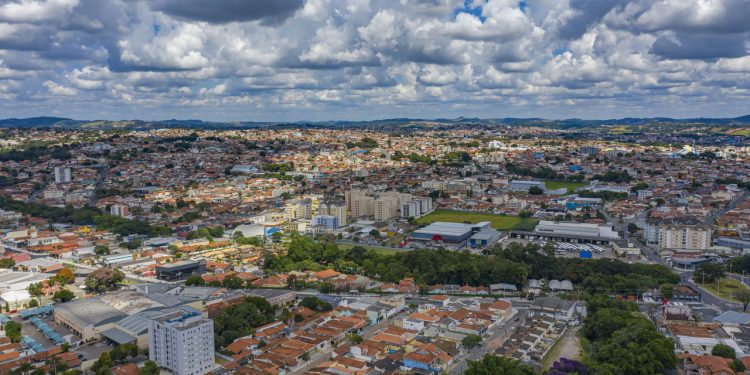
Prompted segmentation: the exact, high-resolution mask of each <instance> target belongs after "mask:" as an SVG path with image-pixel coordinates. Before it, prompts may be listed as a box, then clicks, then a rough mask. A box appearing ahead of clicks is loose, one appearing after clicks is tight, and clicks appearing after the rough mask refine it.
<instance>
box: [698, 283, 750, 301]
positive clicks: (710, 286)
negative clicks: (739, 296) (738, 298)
mask: <svg viewBox="0 0 750 375" xmlns="http://www.w3.org/2000/svg"><path fill="white" fill-rule="evenodd" d="M699 285H700V286H701V287H702V288H703V289H706V290H708V291H709V292H711V293H712V294H715V295H717V296H719V297H721V298H724V299H726V300H730V297H731V298H732V299H733V298H734V297H732V293H735V292H738V291H740V290H747V289H748V288H747V287H746V286H744V285H742V283H741V282H739V281H737V280H735V279H728V278H724V279H721V280H719V289H716V283H705V284H699Z"/></svg>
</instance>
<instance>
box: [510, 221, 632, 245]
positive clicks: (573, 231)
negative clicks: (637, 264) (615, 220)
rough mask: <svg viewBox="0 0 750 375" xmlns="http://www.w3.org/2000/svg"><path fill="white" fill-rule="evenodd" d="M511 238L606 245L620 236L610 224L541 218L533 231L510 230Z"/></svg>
mask: <svg viewBox="0 0 750 375" xmlns="http://www.w3.org/2000/svg"><path fill="white" fill-rule="evenodd" d="M511 238H539V239H544V240H548V241H559V242H581V243H595V244H605V245H608V244H610V243H611V242H613V241H615V240H617V239H619V238H620V236H619V235H618V234H617V232H615V231H614V230H613V229H612V227H611V226H599V225H597V224H586V223H561V222H555V221H547V220H542V221H540V222H539V224H537V226H536V228H534V231H533V232H524V231H512V232H511Z"/></svg>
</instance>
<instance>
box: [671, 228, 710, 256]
mask: <svg viewBox="0 0 750 375" xmlns="http://www.w3.org/2000/svg"><path fill="white" fill-rule="evenodd" d="M710 246H711V231H710V230H709V229H706V228H705V227H703V226H702V225H680V224H669V225H664V226H661V227H660V228H659V248H660V249H669V250H680V251H703V250H708V248H709V247H710Z"/></svg>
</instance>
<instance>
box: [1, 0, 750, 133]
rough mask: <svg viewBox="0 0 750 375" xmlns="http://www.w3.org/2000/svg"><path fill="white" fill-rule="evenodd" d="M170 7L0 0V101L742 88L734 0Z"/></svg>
mask: <svg viewBox="0 0 750 375" xmlns="http://www.w3.org/2000/svg"><path fill="white" fill-rule="evenodd" d="M165 1H166V0H165ZM165 1H162V2H160V3H159V4H162V5H163V6H162V7H161V8H159V7H158V6H154V4H155V3H154V2H150V1H146V0H12V1H4V2H3V1H0V60H1V61H2V63H0V88H2V90H0V97H2V98H3V100H2V101H0V110H2V112H3V113H4V114H8V116H28V115H44V114H46V113H44V112H45V111H48V112H50V113H70V114H71V116H73V115H78V117H85V118H102V117H112V118H118V117H132V113H138V114H139V116H142V117H144V118H164V117H168V116H171V117H177V118H179V117H183V116H182V115H181V114H183V113H187V114H192V113H195V111H197V110H200V113H205V116H207V117H206V118H207V119H220V120H240V119H248V118H247V117H249V116H250V115H249V113H252V116H253V118H252V119H259V120H260V119H262V120H295V119H310V120H315V119H332V118H341V117H345V118H356V117H357V116H359V117H360V118H378V117H395V116H413V117H420V116H421V117H450V116H479V117H496V116H505V115H509V116H542V117H543V116H547V117H566V116H568V115H570V114H573V115H575V116H591V117H615V116H618V115H621V116H622V115H627V116H644V115H678V116H681V117H686V116H689V115H688V114H686V113H684V112H685V111H687V112H688V113H690V114H693V113H694V111H696V110H697V108H707V107H706V106H704V105H703V104H704V103H705V101H706V98H710V100H711V101H712V102H713V103H714V106H713V107H710V109H711V110H713V111H716V113H714V114H719V115H725V114H727V113H731V114H741V113H738V112H742V111H744V109H743V108H744V107H745V106H744V105H743V104H746V100H747V91H748V89H750V60H748V58H749V57H750V56H749V54H748V52H749V49H750V36H749V35H750V23H748V22H747V19H749V18H750V14H748V11H749V9H750V7H748V6H747V0H663V1H651V0H630V1H628V0H612V1H608V2H600V1H599V0H536V1H526V2H525V4H526V5H525V8H524V9H521V7H520V6H519V2H518V1H517V0H472V1H470V2H468V3H467V2H465V1H463V0H399V1H394V0H306V1H304V2H303V3H302V2H297V1H295V0H288V1H286V2H285V4H287V5H288V6H287V7H285V8H283V9H279V10H278V11H277V12H276V13H278V14H276V13H274V14H271V15H267V16H263V15H265V14H266V13H267V12H266V13H263V12H261V11H265V10H263V9H255V8H253V9H254V10H250V9H245V8H243V10H244V11H245V12H244V13H243V14H229V13H228V12H226V11H213V12H212V13H211V14H201V13H200V12H199V10H200V9H202V8H201V6H202V4H201V2H200V1H192V2H191V3H190V4H191V9H190V12H187V11H186V10H180V9H177V8H175V7H174V6H175V4H179V2H176V1H171V0H170V1H166V2H165ZM230 3H232V4H239V2H237V1H235V0H232V1H230ZM164 4H167V5H170V4H171V5H172V6H171V7H166V5H164ZM254 4H256V3H255V2H254ZM258 4H260V3H259V2H258ZM258 12H260V13H258ZM698 98H700V99H698ZM699 100H700V102H698V101H699ZM587 101H588V103H592V105H585V104H587ZM644 102H658V103H660V105H659V106H644V104H643V103H644ZM136 106H138V107H136ZM250 107H252V108H253V110H252V112H249V111H248V108H250ZM134 109H137V111H134ZM91 111H94V112H95V113H92V114H90V115H85V116H81V114H87V113H89V112H91ZM631 111H632V113H631ZM643 111H650V112H648V113H644V112H643ZM701 114H702V115H707V116H710V115H712V113H701Z"/></svg>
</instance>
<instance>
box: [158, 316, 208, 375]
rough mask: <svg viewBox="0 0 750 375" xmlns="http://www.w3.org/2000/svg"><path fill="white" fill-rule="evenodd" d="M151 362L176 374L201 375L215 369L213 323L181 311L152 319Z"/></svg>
mask: <svg viewBox="0 0 750 375" xmlns="http://www.w3.org/2000/svg"><path fill="white" fill-rule="evenodd" d="M148 335H149V343H150V347H149V359H151V360H152V361H154V362H156V363H157V364H159V366H160V367H162V368H166V369H169V370H171V371H172V373H173V374H175V375H202V374H205V373H208V372H210V371H211V370H212V369H213V368H214V367H215V363H214V322H213V320H211V319H206V318H204V317H203V316H201V314H200V313H199V312H197V311H189V310H180V311H174V312H169V313H166V314H163V315H159V316H156V317H154V318H152V319H151V320H150V325H149V329H148Z"/></svg>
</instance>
